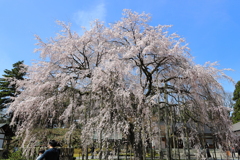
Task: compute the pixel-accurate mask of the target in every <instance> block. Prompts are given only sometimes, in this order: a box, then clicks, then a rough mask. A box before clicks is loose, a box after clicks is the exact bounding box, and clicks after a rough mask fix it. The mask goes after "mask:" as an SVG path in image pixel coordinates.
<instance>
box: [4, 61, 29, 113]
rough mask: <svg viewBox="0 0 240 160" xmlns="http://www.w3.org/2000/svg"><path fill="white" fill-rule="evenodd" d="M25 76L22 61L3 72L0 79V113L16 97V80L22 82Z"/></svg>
mask: <svg viewBox="0 0 240 160" xmlns="http://www.w3.org/2000/svg"><path fill="white" fill-rule="evenodd" d="M25 75H26V68H25V67H24V65H23V61H18V62H16V63H14V64H13V69H11V70H8V69H5V70H4V74H3V75H2V76H3V77H2V78H0V110H1V111H2V110H3V109H4V108H6V107H7V105H8V104H9V103H11V102H12V98H13V97H16V96H17V95H18V94H19V92H17V86H16V83H15V81H16V80H23V79H24V76H25Z"/></svg>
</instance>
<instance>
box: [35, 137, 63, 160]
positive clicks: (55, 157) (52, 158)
mask: <svg viewBox="0 0 240 160" xmlns="http://www.w3.org/2000/svg"><path fill="white" fill-rule="evenodd" d="M56 146H57V142H56V141H55V140H51V141H50V142H49V143H48V148H49V149H48V150H46V151H45V152H44V153H43V154H42V155H41V157H39V159H38V160H43V159H44V158H45V160H59V155H60V152H59V150H58V149H57V148H55V147H56Z"/></svg>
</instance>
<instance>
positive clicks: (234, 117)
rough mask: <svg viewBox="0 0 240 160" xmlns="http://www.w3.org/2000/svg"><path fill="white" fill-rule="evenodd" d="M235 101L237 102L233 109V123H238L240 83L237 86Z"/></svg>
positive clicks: (239, 116) (239, 119)
mask: <svg viewBox="0 0 240 160" xmlns="http://www.w3.org/2000/svg"><path fill="white" fill-rule="evenodd" d="M233 100H234V101H235V104H234V107H233V109H234V111H233V114H232V121H233V123H237V122H240V81H238V82H237V84H236V85H235V90H234V92H233Z"/></svg>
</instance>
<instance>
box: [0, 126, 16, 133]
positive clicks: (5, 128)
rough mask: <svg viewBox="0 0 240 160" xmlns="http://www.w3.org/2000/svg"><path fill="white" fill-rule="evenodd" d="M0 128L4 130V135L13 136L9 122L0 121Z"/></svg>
mask: <svg viewBox="0 0 240 160" xmlns="http://www.w3.org/2000/svg"><path fill="white" fill-rule="evenodd" d="M0 128H2V129H3V130H4V132H5V135H6V136H14V133H13V131H12V129H11V128H10V126H9V124H6V123H0Z"/></svg>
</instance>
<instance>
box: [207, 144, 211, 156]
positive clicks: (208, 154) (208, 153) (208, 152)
mask: <svg viewBox="0 0 240 160" xmlns="http://www.w3.org/2000/svg"><path fill="white" fill-rule="evenodd" d="M206 152H207V157H208V158H211V157H212V156H211V154H210V151H209V144H208V143H206Z"/></svg>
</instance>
